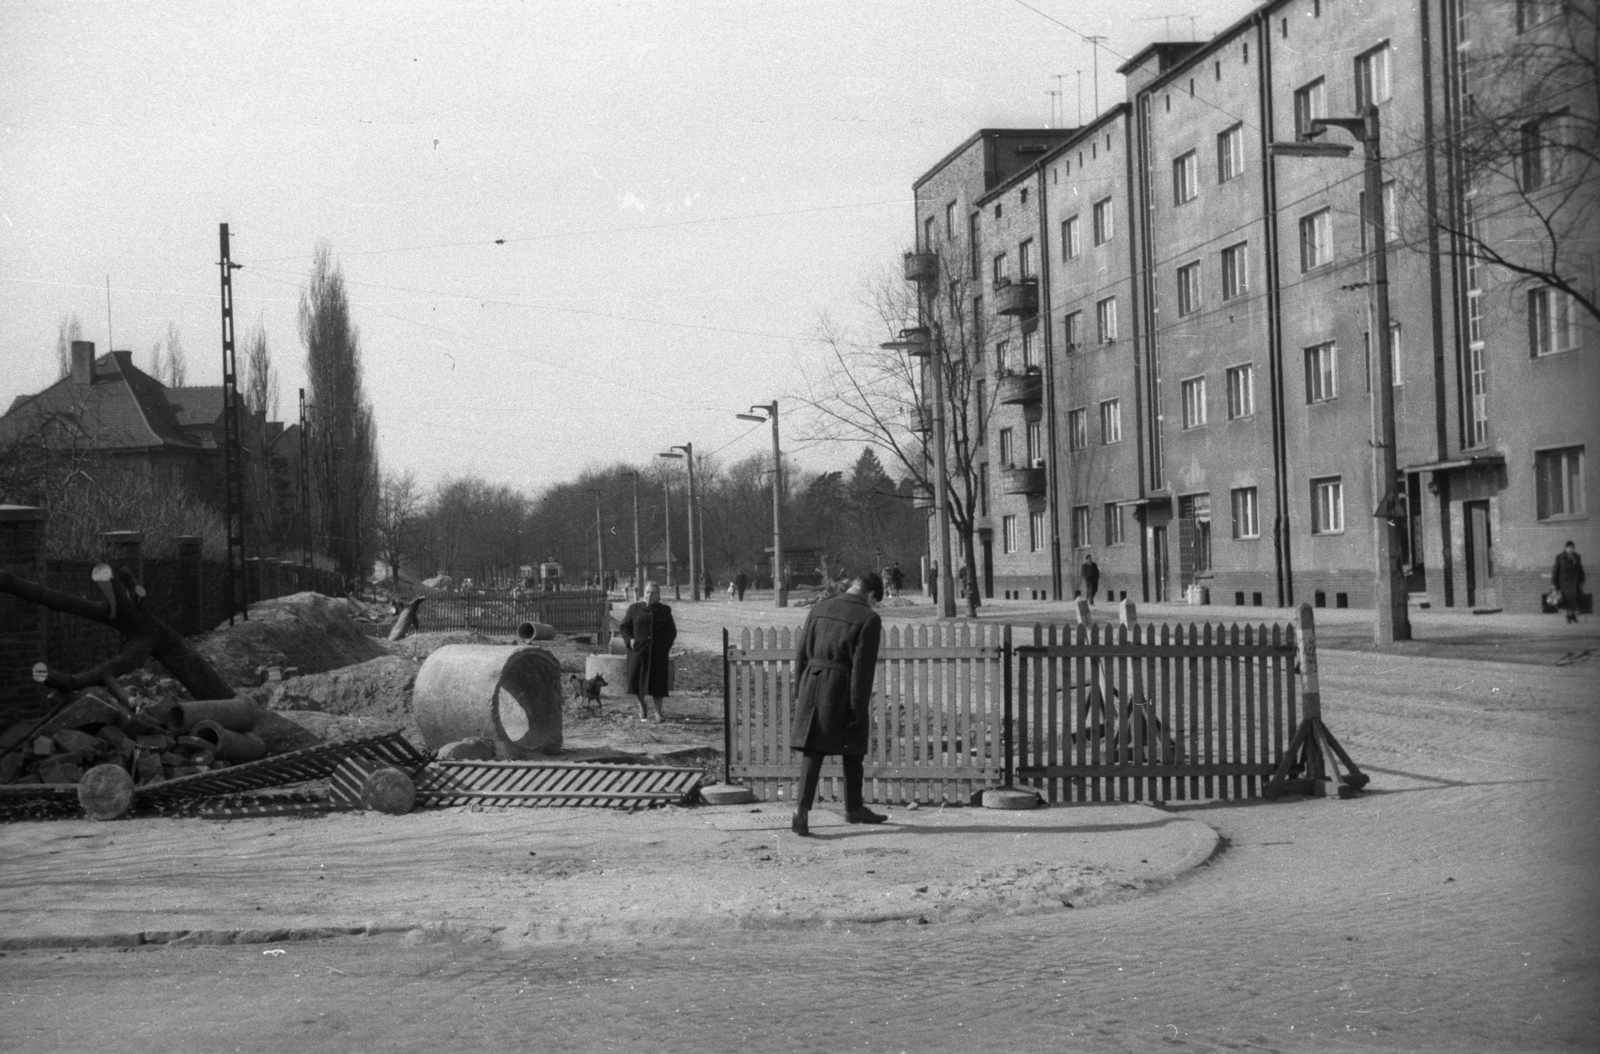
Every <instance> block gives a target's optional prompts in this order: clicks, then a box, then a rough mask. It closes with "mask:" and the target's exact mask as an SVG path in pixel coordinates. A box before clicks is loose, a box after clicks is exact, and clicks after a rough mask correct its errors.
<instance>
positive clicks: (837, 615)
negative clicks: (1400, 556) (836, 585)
mask: <svg viewBox="0 0 1600 1054" xmlns="http://www.w3.org/2000/svg"><path fill="white" fill-rule="evenodd" d="M881 600H883V578H882V577H881V576H879V575H878V574H876V573H874V572H868V573H867V574H864V575H861V576H859V577H857V578H856V579H855V580H853V581H852V582H851V583H850V588H849V589H848V590H846V591H845V592H843V593H841V594H839V595H838V596H835V597H829V598H828V599H826V600H823V601H819V602H818V603H817V606H816V607H814V608H812V609H811V613H810V614H809V615H807V616H806V624H805V627H804V628H803V629H801V630H800V641H799V644H798V645H797V646H796V648H795V656H794V685H795V715H794V727H793V728H792V729H791V730H790V733H789V745H790V748H791V749H793V750H798V751H800V752H801V753H802V754H803V755H804V760H803V761H802V765H801V781H800V801H799V803H798V805H797V807H796V809H795V813H794V819H793V821H791V823H790V827H792V828H793V830H794V833H795V834H798V835H809V834H810V833H811V828H810V825H809V814H810V812H811V805H812V803H813V802H814V801H815V800H816V797H817V781H818V780H819V779H820V778H821V776H822V761H823V759H824V758H825V757H827V756H828V755H829V754H838V755H840V760H841V761H842V762H843V764H844V804H845V814H844V815H845V819H846V820H848V821H850V822H851V823H882V822H883V821H884V820H885V819H887V817H886V816H884V815H883V814H882V813H876V812H873V811H872V810H871V809H869V808H867V806H866V803H865V801H864V800H863V797H862V793H861V781H862V771H863V766H864V762H863V760H862V759H863V757H864V756H865V755H866V753H867V740H868V735H869V732H870V729H871V723H870V720H869V718H870V710H871V706H872V680H873V677H874V676H876V674H877V672H878V643H879V641H880V640H881V639H882V636H883V620H882V619H880V618H879V617H878V615H877V613H876V612H875V611H873V610H872V609H873V606H874V604H876V603H877V602H879V601H881Z"/></svg>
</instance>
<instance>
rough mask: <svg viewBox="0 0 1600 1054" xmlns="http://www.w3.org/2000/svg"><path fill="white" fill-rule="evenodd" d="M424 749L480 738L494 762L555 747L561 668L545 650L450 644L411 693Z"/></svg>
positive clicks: (425, 666) (433, 659)
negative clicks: (425, 747) (492, 754)
mask: <svg viewBox="0 0 1600 1054" xmlns="http://www.w3.org/2000/svg"><path fill="white" fill-rule="evenodd" d="M411 709H412V712H413V713H414V714H415V715H416V718H417V728H418V730H419V731H421V733H422V738H423V741H424V742H425V743H426V744H427V747H428V749H429V750H438V749H439V748H440V747H442V746H444V745H445V744H446V743H452V742H455V741H456V740H458V739H472V738H478V739H482V740H485V741H486V742H488V743H489V744H491V745H492V746H493V747H494V754H495V757H497V758H502V759H517V758H528V757H532V756H534V755H537V754H548V753H551V752H553V751H556V750H560V749H561V664H560V663H559V662H557V661H556V657H555V656H554V655H551V654H550V653H549V652H548V651H545V650H544V649H543V648H530V647H518V648H507V647H504V646H497V645H492V644H451V645H448V646H446V647H443V648H440V649H439V650H438V651H436V652H434V653H433V654H432V655H430V656H428V659H427V661H426V662H424V663H423V664H422V669H420V670H418V671H417V681H416V686H415V688H414V689H413V690H412V693H411Z"/></svg>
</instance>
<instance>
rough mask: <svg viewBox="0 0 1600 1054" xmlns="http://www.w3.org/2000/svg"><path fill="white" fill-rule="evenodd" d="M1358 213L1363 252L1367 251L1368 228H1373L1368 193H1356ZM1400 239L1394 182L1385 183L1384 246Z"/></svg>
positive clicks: (1362, 191)
mask: <svg viewBox="0 0 1600 1054" xmlns="http://www.w3.org/2000/svg"><path fill="white" fill-rule="evenodd" d="M1356 213H1357V215H1358V216H1360V218H1361V251H1362V252H1366V251H1367V228H1369V227H1371V226H1373V223H1372V220H1371V219H1370V218H1369V217H1368V216H1367V192H1366V191H1364V190H1360V191H1357V192H1356ZM1399 237H1400V214H1399V213H1398V212H1396V211H1395V198H1394V180H1392V179H1388V180H1384V183H1383V241H1384V244H1386V245H1387V244H1388V243H1389V242H1392V241H1394V240H1395V239H1397V238H1399Z"/></svg>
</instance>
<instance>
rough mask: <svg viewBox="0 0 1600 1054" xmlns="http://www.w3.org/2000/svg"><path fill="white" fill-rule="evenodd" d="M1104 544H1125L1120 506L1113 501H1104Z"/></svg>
mask: <svg viewBox="0 0 1600 1054" xmlns="http://www.w3.org/2000/svg"><path fill="white" fill-rule="evenodd" d="M1104 544H1106V545H1126V544H1127V538H1126V536H1125V535H1124V534H1123V527H1122V506H1121V505H1118V504H1117V503H1116V502H1114V501H1108V502H1106V537H1105V543H1104Z"/></svg>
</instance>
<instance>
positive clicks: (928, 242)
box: [922, 216, 933, 253]
mask: <svg viewBox="0 0 1600 1054" xmlns="http://www.w3.org/2000/svg"><path fill="white" fill-rule="evenodd" d="M922 251H923V252H925V253H931V252H933V217H932V216H929V217H928V218H927V219H925V220H923V221H922Z"/></svg>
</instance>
